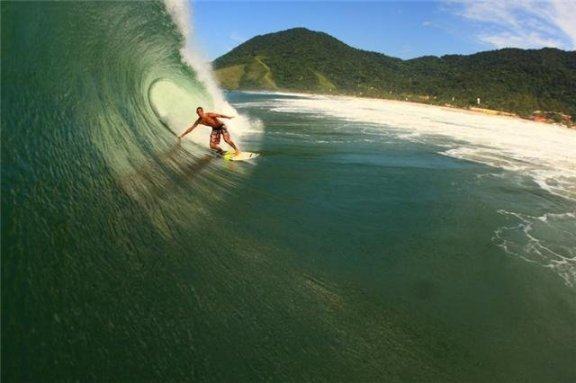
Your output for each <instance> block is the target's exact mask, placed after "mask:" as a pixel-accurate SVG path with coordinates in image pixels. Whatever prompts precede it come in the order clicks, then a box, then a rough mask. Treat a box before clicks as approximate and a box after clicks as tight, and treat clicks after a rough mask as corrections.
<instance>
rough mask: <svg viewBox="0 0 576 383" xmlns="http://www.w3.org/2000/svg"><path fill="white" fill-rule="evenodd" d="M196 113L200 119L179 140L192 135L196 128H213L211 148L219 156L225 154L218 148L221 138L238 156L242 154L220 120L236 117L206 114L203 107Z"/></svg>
mask: <svg viewBox="0 0 576 383" xmlns="http://www.w3.org/2000/svg"><path fill="white" fill-rule="evenodd" d="M196 113H197V114H198V119H197V120H196V122H194V124H192V126H191V127H189V128H188V129H186V131H185V132H183V133H182V134H180V135H179V136H178V139H181V138H182V137H184V136H185V135H187V134H188V133H190V132H191V131H192V130H194V128H196V127H197V126H198V125H200V124H201V125H206V126H209V127H211V128H212V133H210V148H211V149H212V150H215V151H216V152H217V153H218V154H224V150H222V148H220V146H218V144H220V137H223V138H224V142H226V143H227V144H228V145H230V146H231V147H232V148H233V149H234V151H235V152H236V155H238V154H239V153H240V150H239V149H238V148H237V147H236V145H235V144H234V142H233V141H232V139H231V138H230V133H228V129H227V128H226V125H225V124H224V123H223V122H221V121H220V120H218V119H219V118H228V119H230V118H234V117H229V116H225V115H223V114H219V113H212V112H204V109H203V108H202V107H201V106H199V107H197V108H196Z"/></svg>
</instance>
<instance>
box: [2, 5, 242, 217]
mask: <svg viewBox="0 0 576 383" xmlns="http://www.w3.org/2000/svg"><path fill="white" fill-rule="evenodd" d="M2 14H3V16H4V25H3V44H2V45H3V46H2V49H3V52H2V57H3V72H2V84H3V87H2V96H3V97H2V98H3V108H2V112H3V113H2V129H3V139H4V144H6V145H5V148H3V149H4V150H3V170H4V171H5V179H4V181H5V182H4V183H3V188H4V186H6V187H8V185H9V186H10V187H15V188H18V189H21V190H29V189H30V188H34V187H37V185H38V184H39V183H40V184H42V185H57V187H58V189H62V188H66V189H67V190H66V191H65V192H63V193H61V195H82V198H83V199H89V198H90V196H93V198H94V200H97V201H98V203H104V204H107V205H110V206H113V205H115V204H118V203H120V202H118V201H117V198H110V199H109V200H107V201H105V202H103V200H105V198H102V197H103V196H102V192H103V190H110V186H109V184H110V183H113V184H115V185H119V186H120V187H121V188H122V189H123V191H124V192H125V193H127V195H129V196H130V197H133V199H135V200H137V201H138V202H139V203H141V205H142V206H148V205H147V204H148V202H147V201H149V200H150V198H149V197H150V196H153V197H154V196H156V195H157V194H158V193H160V194H163V192H162V190H163V189H165V188H167V187H168V188H172V187H173V186H174V184H175V183H176V184H177V183H178V180H179V179H181V178H183V177H184V178H190V177H191V174H193V176H194V180H195V181H197V180H202V181H201V182H200V181H197V182H196V183H197V184H198V185H200V184H202V182H204V183H206V182H207V183H208V184H209V187H210V192H209V193H206V194H202V193H201V192H199V191H198V189H200V190H201V189H202V188H201V187H198V188H195V190H196V191H197V194H198V195H197V196H196V201H197V203H199V204H202V205H205V204H204V202H205V201H203V199H206V198H221V195H220V194H221V192H223V191H224V190H225V189H226V188H228V187H229V186H230V185H229V180H224V178H229V176H226V177H225V176H224V175H222V174H220V173H219V171H218V166H219V165H218V164H215V163H213V161H210V157H207V155H208V152H207V151H206V149H205V148H206V147H207V131H206V130H202V129H197V131H198V132H195V134H192V135H191V139H190V140H185V142H184V143H183V144H182V145H177V143H176V139H175V135H176V134H178V133H179V132H180V131H182V130H184V129H185V128H186V127H187V126H189V124H190V123H191V122H192V121H194V120H195V118H196V116H195V108H196V106H197V105H202V106H204V107H205V108H207V109H208V110H211V109H213V108H216V109H217V110H219V111H221V112H223V113H232V114H236V113H235V111H234V110H233V109H232V107H231V106H230V105H229V104H227V103H226V101H225V100H224V97H223V95H222V93H221V91H220V90H219V89H218V87H217V86H216V85H215V83H214V82H212V81H211V80H210V74H209V69H208V68H207V67H206V65H204V64H201V60H199V59H198V58H197V57H200V55H197V54H196V53H195V52H194V51H193V46H192V44H191V43H190V42H189V41H190V40H189V39H188V36H187V34H189V29H190V28H189V26H188V25H187V24H186V19H187V17H188V14H187V10H186V9H185V3H184V2H177V1H168V2H167V3H164V2H159V1H155V2H62V3H56V2H49V3H12V2H9V3H3V4H2ZM248 125H249V122H248V121H247V119H246V118H242V117H241V118H237V119H235V120H234V127H233V131H234V134H235V138H236V139H237V140H238V139H239V136H240V135H241V133H242V131H243V130H244V129H245V128H246V127H247V126H248ZM194 141H195V142H196V143H197V144H200V145H194V144H193V143H192V142H194ZM220 166H221V165H220ZM206 167H212V168H216V169H213V171H210V172H204V173H205V174H202V177H198V171H199V170H202V169H205V168H206ZM244 171H246V170H244ZM101 183H104V184H106V186H104V185H100V184H101ZM95 185H98V187H97V188H95V187H94V186H95ZM206 187H208V186H206ZM219 190H220V191H219ZM219 193H220V194H219ZM109 194H114V193H109ZM215 196H216V197H215ZM38 197H39V196H38ZM44 198H45V199H46V200H50V201H53V200H54V197H53V190H46V193H45V196H44ZM35 199H36V198H35Z"/></svg>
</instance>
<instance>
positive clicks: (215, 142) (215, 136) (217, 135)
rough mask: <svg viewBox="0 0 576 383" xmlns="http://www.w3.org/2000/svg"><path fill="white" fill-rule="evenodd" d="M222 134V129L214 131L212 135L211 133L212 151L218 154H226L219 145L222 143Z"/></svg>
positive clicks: (214, 129)
mask: <svg viewBox="0 0 576 383" xmlns="http://www.w3.org/2000/svg"><path fill="white" fill-rule="evenodd" d="M221 134H222V130H221V129H216V128H213V129H212V133H210V149H213V150H215V151H216V152H217V153H218V154H222V153H224V150H222V148H221V147H220V146H218V144H219V143H220V135H221Z"/></svg>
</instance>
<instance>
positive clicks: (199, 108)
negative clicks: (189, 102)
mask: <svg viewBox="0 0 576 383" xmlns="http://www.w3.org/2000/svg"><path fill="white" fill-rule="evenodd" d="M199 110H204V108H203V107H201V106H199V107H197V108H196V112H198V111H199Z"/></svg>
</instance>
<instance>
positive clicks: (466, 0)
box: [189, 0, 576, 60]
mask: <svg viewBox="0 0 576 383" xmlns="http://www.w3.org/2000/svg"><path fill="white" fill-rule="evenodd" d="M189 9H190V11H191V12H190V13H191V16H190V17H191V25H192V30H193V33H194V35H195V37H196V39H195V40H196V42H197V43H198V44H199V45H200V47H201V49H202V50H203V52H204V55H205V56H206V58H207V59H208V60H213V59H215V58H217V57H219V56H221V55H223V54H225V53H226V52H228V51H230V50H231V49H233V48H234V47H236V46H238V45H239V44H241V43H243V42H245V41H246V40H249V39H250V38H252V37H254V36H257V35H261V34H266V33H271V32H278V31H281V30H285V29H289V28H294V27H305V28H308V29H311V30H315V31H321V32H326V33H328V34H330V35H332V36H334V37H336V38H337V39H339V40H341V41H343V42H344V43H346V44H348V45H350V46H352V47H355V48H359V49H364V50H369V51H375V52H380V53H384V54H386V55H389V56H393V57H399V58H403V59H409V58H414V57H420V56H424V55H436V56H442V55H445V54H471V53H475V52H479V51H486V50H494V49H499V48H504V47H518V48H542V47H557V48H561V49H565V50H576V0H545V1H533V0H486V1H482V0H475V1H474V0H435V1H432V0H430V1H414V0H395V1H391V0H379V1H342V0H331V1H326V0H315V1H310V0H293V1H278V0H252V1H244V0H223V1H220V0H191V3H190V5H189Z"/></svg>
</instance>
